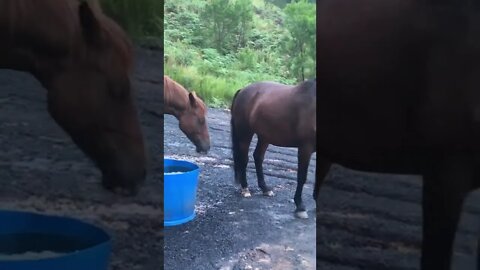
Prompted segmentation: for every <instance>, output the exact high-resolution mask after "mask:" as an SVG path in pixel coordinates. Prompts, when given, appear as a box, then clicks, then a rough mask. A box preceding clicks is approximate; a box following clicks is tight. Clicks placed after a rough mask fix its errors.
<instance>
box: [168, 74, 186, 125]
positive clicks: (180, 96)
mask: <svg viewBox="0 0 480 270" xmlns="http://www.w3.org/2000/svg"><path fill="white" fill-rule="evenodd" d="M163 85H164V112H165V113H166V114H170V115H173V116H175V117H176V118H177V119H178V118H180V117H181V116H182V114H183V113H184V112H185V111H186V110H187V109H188V91H187V90H186V89H185V88H183V87H182V86H181V85H180V84H178V83H176V82H175V81H173V80H171V79H169V78H165V79H164V83H163Z"/></svg>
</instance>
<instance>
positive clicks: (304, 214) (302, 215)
mask: <svg viewBox="0 0 480 270" xmlns="http://www.w3.org/2000/svg"><path fill="white" fill-rule="evenodd" d="M295 216H296V217H297V218H301V219H307V218H308V214H307V211H300V212H295Z"/></svg>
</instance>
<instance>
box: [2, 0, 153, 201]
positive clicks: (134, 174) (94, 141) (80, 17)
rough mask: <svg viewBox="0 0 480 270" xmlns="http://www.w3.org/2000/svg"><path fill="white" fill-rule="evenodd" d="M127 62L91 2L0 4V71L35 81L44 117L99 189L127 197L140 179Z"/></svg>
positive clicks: (7, 0) (117, 31)
mask: <svg viewBox="0 0 480 270" xmlns="http://www.w3.org/2000/svg"><path fill="white" fill-rule="evenodd" d="M132 55H133V52H132V46H131V43H130V41H129V39H128V37H127V36H126V34H125V33H124V31H123V30H122V29H121V28H120V27H119V26H118V25H117V24H116V23H115V22H113V21H112V20H111V19H109V18H108V17H107V16H106V15H104V14H103V13H102V11H101V9H100V6H99V4H98V3H97V2H96V1H88V2H86V1H77V0H63V1H58V0H42V1H36V0H2V1H0V68H7V69H14V70H19V71H25V72H29V73H31V74H32V75H33V76H34V77H35V78H36V79H38V81H40V83H41V84H42V85H43V86H44V87H45V89H46V90H47V96H48V112H49V113H50V115H51V116H52V118H53V119H54V120H55V121H56V122H57V123H58V124H59V125H60V126H61V127H62V128H63V129H64V130H65V131H66V133H68V134H69V135H70V136H71V138H72V140H73V141H74V142H75V143H76V144H77V145H78V146H79V147H80V149H81V150H83V152H84V153H85V154H86V155H87V156H88V157H90V158H91V159H92V160H93V161H94V162H95V164H96V165H97V166H98V168H99V169H100V170H101V172H102V174H103V181H102V183H103V185H104V187H105V188H107V189H109V190H122V191H127V192H128V193H130V194H134V193H136V191H137V189H138V187H139V184H141V183H142V182H143V181H144V179H145V175H146V153H145V147H144V140H143V135H142V132H141V128H140V124H139V121H138V116H137V111H136V107H135V104H134V100H133V93H132V89H131V84H130V77H129V75H130V71H131V69H132Z"/></svg>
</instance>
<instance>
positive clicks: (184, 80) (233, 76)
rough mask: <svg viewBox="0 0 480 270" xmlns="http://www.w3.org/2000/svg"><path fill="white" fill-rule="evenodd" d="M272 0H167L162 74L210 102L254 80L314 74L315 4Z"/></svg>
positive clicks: (224, 100)
mask: <svg viewBox="0 0 480 270" xmlns="http://www.w3.org/2000/svg"><path fill="white" fill-rule="evenodd" d="M277 2H278V3H276V4H278V6H277V5H276V4H273V3H271V2H269V1H268V2H266V1H264V0H230V1H227V0H209V1H207V0H195V1H187V0H167V1H166V2H165V18H166V20H165V21H164V29H165V31H164V50H165V59H164V63H165V74H166V75H169V76H170V77H172V78H173V79H174V80H176V81H178V82H179V83H181V84H182V85H184V86H185V87H186V88H187V89H189V90H194V91H196V92H197V94H199V95H200V96H201V97H202V98H203V99H204V100H205V101H206V102H207V103H208V104H209V105H210V106H213V107H226V106H228V105H229V104H230V100H231V98H232V96H233V94H234V93H235V91H236V90H238V89H240V88H242V87H244V86H246V85H247V84H249V83H252V82H255V81H262V80H272V81H277V82H283V83H288V84H295V83H296V82H298V81H301V80H303V79H304V78H305V79H306V78H311V77H314V76H315V65H316V63H315V52H314V48H315V6H316V5H315V4H312V3H310V2H309V1H300V2H299V3H295V4H291V7H290V8H289V7H288V6H289V5H288V4H287V5H286V6H285V8H283V9H282V8H281V7H280V6H282V3H281V2H282V1H277ZM283 2H286V1H283ZM283 4H285V3H283Z"/></svg>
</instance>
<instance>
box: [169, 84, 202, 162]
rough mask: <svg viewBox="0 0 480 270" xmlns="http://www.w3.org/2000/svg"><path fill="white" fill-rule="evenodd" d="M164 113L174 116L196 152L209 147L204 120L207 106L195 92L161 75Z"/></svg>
mask: <svg viewBox="0 0 480 270" xmlns="http://www.w3.org/2000/svg"><path fill="white" fill-rule="evenodd" d="M163 87H164V89H163V91H164V92H163V93H164V94H163V96H164V113H166V114H170V115H173V116H175V117H176V118H177V119H178V121H179V126H180V130H182V132H183V133H184V134H185V135H186V136H187V137H188V139H189V140H190V141H191V142H192V143H193V144H194V145H195V146H196V147H197V152H202V153H206V152H208V150H209V149H210V135H209V132H208V124H207V120H206V116H207V106H205V103H204V102H203V101H202V100H201V99H200V98H199V97H197V95H196V94H195V92H188V91H187V89H185V88H184V87H183V86H182V85H181V84H179V83H178V82H176V81H174V80H172V79H171V78H170V77H168V76H166V75H164V76H163Z"/></svg>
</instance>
